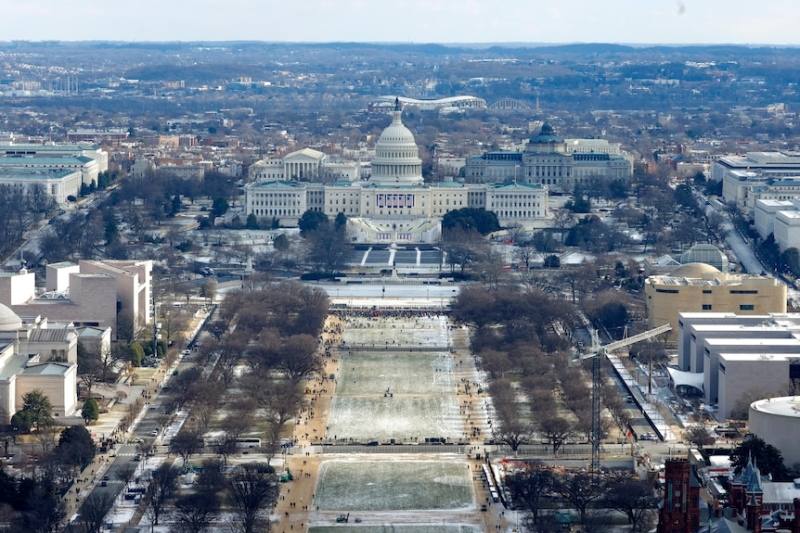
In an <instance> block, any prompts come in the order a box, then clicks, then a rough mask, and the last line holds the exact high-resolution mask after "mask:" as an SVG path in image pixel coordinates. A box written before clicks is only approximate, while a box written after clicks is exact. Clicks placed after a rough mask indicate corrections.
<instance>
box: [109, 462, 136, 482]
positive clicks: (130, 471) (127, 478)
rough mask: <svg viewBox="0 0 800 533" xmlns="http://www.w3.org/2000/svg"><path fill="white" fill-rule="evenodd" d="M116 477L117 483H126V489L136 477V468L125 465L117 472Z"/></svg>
mask: <svg viewBox="0 0 800 533" xmlns="http://www.w3.org/2000/svg"><path fill="white" fill-rule="evenodd" d="M114 475H115V477H116V478H117V481H122V482H123V483H125V487H127V486H128V485H130V482H131V481H132V480H133V478H134V476H135V475H136V467H135V466H133V465H132V464H130V463H125V464H123V465H122V466H121V467H120V468H119V469H118V470H117V471H116V472H115V474H114Z"/></svg>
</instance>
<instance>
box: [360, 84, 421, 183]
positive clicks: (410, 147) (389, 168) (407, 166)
mask: <svg viewBox="0 0 800 533" xmlns="http://www.w3.org/2000/svg"><path fill="white" fill-rule="evenodd" d="M402 113H403V112H402V110H401V109H400V101H399V100H395V105H394V111H393V112H392V123H391V124H389V126H388V127H387V128H386V129H385V130H383V133H381V136H380V138H379V139H378V143H377V144H376V145H375V157H374V158H373V159H372V178H371V179H370V181H372V182H376V183H382V184H389V183H391V184H397V183H400V184H406V185H409V184H410V185H416V184H421V183H422V160H421V159H420V158H419V149H418V148H417V143H416V141H415V140H414V134H413V133H411V130H409V129H408V128H406V127H405V126H404V125H403V121H402V120H401V115H402Z"/></svg>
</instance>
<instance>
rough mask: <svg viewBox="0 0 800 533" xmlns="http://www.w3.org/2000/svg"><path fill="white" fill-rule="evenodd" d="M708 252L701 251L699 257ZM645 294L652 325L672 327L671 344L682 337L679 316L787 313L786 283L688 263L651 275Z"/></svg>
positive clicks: (706, 264) (704, 264)
mask: <svg viewBox="0 0 800 533" xmlns="http://www.w3.org/2000/svg"><path fill="white" fill-rule="evenodd" d="M712 248H713V247H712ZM714 250H716V248H714ZM716 251H717V253H719V250H716ZM707 252H708V250H701V251H700V252H698V255H699V254H700V253H707ZM708 255H709V256H710V255H712V254H710V253H709V254H708ZM684 256H685V257H687V259H688V258H689V257H690V256H687V255H686V254H684ZM706 257H708V256H706ZM644 292H645V295H646V304H647V324H648V326H649V327H650V328H655V327H658V326H662V325H664V324H671V325H672V331H671V332H670V334H669V339H668V340H669V341H671V342H672V341H675V340H676V339H677V337H678V332H679V329H680V328H679V327H678V314H679V313H700V312H704V311H705V312H714V313H736V314H739V315H766V314H769V313H785V312H786V285H784V284H783V283H778V281H777V280H776V279H774V278H769V277H765V276H739V275H736V274H729V273H727V272H720V271H719V269H717V268H716V267H714V266H711V265H710V264H708V263H697V262H694V263H687V264H684V265H681V266H679V267H678V268H676V269H675V270H673V271H672V272H670V273H669V274H663V275H656V276H650V277H648V278H647V279H646V280H645V282H644Z"/></svg>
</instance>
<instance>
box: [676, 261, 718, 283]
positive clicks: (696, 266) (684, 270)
mask: <svg viewBox="0 0 800 533" xmlns="http://www.w3.org/2000/svg"><path fill="white" fill-rule="evenodd" d="M706 274H711V275H714V274H720V271H719V270H717V269H716V268H714V267H713V266H711V265H709V264H707V263H688V264H686V265H682V266H679V267H678V268H676V269H675V270H673V271H672V272H670V274H669V275H670V277H673V278H689V279H702V278H703V277H704V276H705V275H706Z"/></svg>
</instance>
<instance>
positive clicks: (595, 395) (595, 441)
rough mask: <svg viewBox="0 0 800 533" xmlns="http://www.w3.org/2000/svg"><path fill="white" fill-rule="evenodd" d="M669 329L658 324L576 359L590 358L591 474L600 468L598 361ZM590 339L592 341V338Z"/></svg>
mask: <svg viewBox="0 0 800 533" xmlns="http://www.w3.org/2000/svg"><path fill="white" fill-rule="evenodd" d="M671 329H672V326H670V325H669V324H664V325H663V326H658V327H657V328H654V329H651V330H648V331H645V332H644V333H639V334H638V335H633V336H632V337H628V338H625V339H622V340H620V341H615V342H610V343H608V344H606V345H604V346H600V347H593V352H592V353H588V354H585V355H582V356H580V357H579V358H578V361H584V360H586V359H591V360H592V474H596V473H597V472H598V470H599V468H600V386H601V385H602V382H601V379H600V378H601V375H600V363H601V361H602V359H603V357H604V356H605V355H606V354H607V353H610V352H613V351H615V350H619V349H620V348H624V347H626V346H630V345H631V344H636V343H637V342H641V341H644V340H647V339H652V338H653V337H657V336H659V335H661V334H662V333H666V332H667V331H670V330H671ZM593 337H594V336H593ZM592 340H593V342H594V338H593V339H592ZM595 346H596V345H595Z"/></svg>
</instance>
